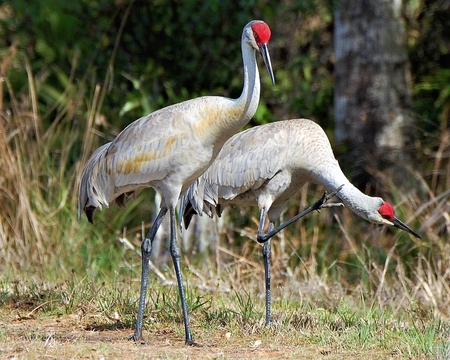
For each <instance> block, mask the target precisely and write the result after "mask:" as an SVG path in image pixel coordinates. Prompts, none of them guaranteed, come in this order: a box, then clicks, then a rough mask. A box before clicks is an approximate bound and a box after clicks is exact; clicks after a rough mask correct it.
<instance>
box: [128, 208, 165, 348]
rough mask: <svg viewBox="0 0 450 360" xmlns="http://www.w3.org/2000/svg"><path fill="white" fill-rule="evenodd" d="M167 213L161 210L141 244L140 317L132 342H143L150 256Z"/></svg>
mask: <svg viewBox="0 0 450 360" xmlns="http://www.w3.org/2000/svg"><path fill="white" fill-rule="evenodd" d="M166 213H167V208H161V210H160V211H159V214H158V216H157V217H156V219H155V222H154V223H153V225H152V227H151V228H150V230H149V231H148V233H147V235H146V236H145V239H144V241H142V244H141V253H142V275H141V294H140V297H139V308H138V317H137V320H136V330H135V331H134V334H133V335H131V336H130V338H129V339H130V340H134V341H140V340H142V324H143V321H144V310H145V298H146V296H147V284H148V270H149V265H148V262H149V260H150V254H151V252H152V243H153V239H154V238H155V235H156V232H157V231H158V229H159V226H160V225H161V222H162V219H163V218H164V215H166Z"/></svg>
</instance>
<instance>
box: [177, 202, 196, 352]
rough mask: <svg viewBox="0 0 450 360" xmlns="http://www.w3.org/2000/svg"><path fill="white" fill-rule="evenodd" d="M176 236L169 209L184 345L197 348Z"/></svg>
mask: <svg viewBox="0 0 450 360" xmlns="http://www.w3.org/2000/svg"><path fill="white" fill-rule="evenodd" d="M176 234H177V233H176V217H175V209H174V208H170V253H171V255H172V261H173V266H174V268H175V274H176V276H177V282H178V292H179V294H180V301H181V308H182V310H183V319H184V330H185V333H186V345H193V346H199V344H197V343H195V342H194V341H193V340H192V336H191V329H190V328H189V314H188V311H187V306H186V298H185V295H184V289H183V277H182V275H181V268H180V258H181V254H180V248H179V246H178V243H177V236H176Z"/></svg>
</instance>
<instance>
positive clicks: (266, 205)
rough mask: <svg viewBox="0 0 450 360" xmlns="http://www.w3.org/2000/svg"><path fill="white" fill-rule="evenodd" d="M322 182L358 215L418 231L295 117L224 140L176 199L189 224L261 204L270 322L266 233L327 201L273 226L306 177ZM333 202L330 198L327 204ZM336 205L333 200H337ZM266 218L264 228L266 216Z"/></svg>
mask: <svg viewBox="0 0 450 360" xmlns="http://www.w3.org/2000/svg"><path fill="white" fill-rule="evenodd" d="M306 182H311V183H314V184H318V185H323V186H325V187H326V188H327V189H328V190H331V191H332V193H331V194H330V195H334V194H336V196H337V197H339V198H340V199H341V200H342V202H343V203H344V204H345V205H346V206H348V207H349V208H350V209H351V210H352V211H353V212H354V213H355V214H356V215H359V216H361V217H362V218H364V219H366V220H368V221H370V222H371V223H374V224H384V225H393V226H396V227H398V228H400V229H402V230H405V231H407V232H408V233H410V234H412V235H414V236H415V237H418V238H421V236H420V235H419V234H418V233H416V232H415V231H413V230H412V229H410V228H409V227H408V226H407V225H406V224H404V223H403V222H401V221H400V220H399V219H398V218H397V217H396V216H395V213H394V209H393V207H392V205H391V204H389V203H388V202H387V201H384V200H383V199H382V198H379V197H371V196H368V195H365V194H364V193H362V192H361V191H360V190H358V189H357V188H356V187H355V186H353V185H352V184H351V183H350V181H349V180H348V179H347V177H346V176H345V175H344V173H343V172H342V170H341V168H340V167H339V164H338V161H337V160H336V159H335V157H334V154H333V150H332V148H331V145H330V142H329V140H328V137H327V135H326V134H325V132H324V131H323V129H322V128H321V127H320V126H319V125H318V124H316V123H315V122H313V121H311V120H307V119H295V120H284V121H278V122H273V123H269V124H265V125H261V126H256V127H253V128H250V129H248V130H246V131H243V132H241V133H238V134H236V135H235V136H233V137H232V138H231V139H230V140H228V141H227V142H226V143H225V145H224V146H223V148H222V150H221V151H220V153H219V155H217V157H216V159H215V160H214V162H213V163H212V165H211V166H210V167H209V169H208V170H206V171H205V172H204V173H203V175H202V176H200V177H199V178H198V179H197V180H196V181H195V182H194V183H193V184H192V185H191V187H190V188H189V190H188V192H187V193H186V194H185V195H184V196H183V197H182V199H181V201H180V216H182V217H183V222H184V226H185V227H186V228H187V227H188V226H189V222H190V220H191V218H192V216H193V215H194V214H195V213H196V214H200V215H201V214H202V213H203V212H204V213H205V214H207V215H208V216H210V217H212V216H213V215H214V214H217V215H218V216H220V215H221V213H222V210H223V208H224V207H226V206H227V205H250V206H251V205H257V206H258V208H259V209H260V217H259V226H258V235H257V240H258V242H263V243H264V246H263V248H262V254H263V259H264V269H265V286H266V325H269V324H270V257H271V248H270V238H271V237H272V236H273V235H275V234H276V233H277V232H279V231H280V230H282V229H283V228H285V227H286V226H288V225H289V224H291V223H292V222H294V221H296V220H298V219H299V218H301V217H302V216H304V215H306V214H307V213H309V212H311V211H313V210H318V209H320V208H322V207H326V204H324V202H325V201H327V200H328V198H329V197H330V195H329V196H326V195H324V197H322V199H320V200H319V201H317V202H316V203H315V204H314V205H313V206H311V207H310V208H308V209H306V210H304V211H303V212H301V213H300V214H298V215H296V216H295V217H294V218H292V219H290V220H288V221H286V222H284V223H283V224H281V225H280V226H279V227H277V228H276V229H273V227H274V223H275V221H277V220H278V219H279V218H280V216H281V213H282V211H283V209H284V208H285V207H286V203H287V202H288V200H289V199H290V198H291V197H292V196H293V195H294V194H295V193H296V192H297V191H298V190H300V188H301V187H302V186H303V185H304V184H305V183H306ZM329 205H332V204H329ZM336 205H337V204H336ZM266 217H268V218H269V228H268V232H267V233H264V231H263V228H264V222H265V220H266Z"/></svg>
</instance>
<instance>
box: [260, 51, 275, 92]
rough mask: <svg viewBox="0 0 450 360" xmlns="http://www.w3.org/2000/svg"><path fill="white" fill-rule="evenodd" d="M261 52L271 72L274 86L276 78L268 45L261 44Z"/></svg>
mask: <svg viewBox="0 0 450 360" xmlns="http://www.w3.org/2000/svg"><path fill="white" fill-rule="evenodd" d="M259 52H260V53H261V56H262V58H263V60H264V64H265V65H266V68H267V71H268V72H269V75H270V79H271V80H272V85H275V77H274V76H273V70H272V63H271V62H270V55H269V48H268V47H267V44H261V45H260V46H259Z"/></svg>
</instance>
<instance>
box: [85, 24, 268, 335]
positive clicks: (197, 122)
mask: <svg viewBox="0 0 450 360" xmlns="http://www.w3.org/2000/svg"><path fill="white" fill-rule="evenodd" d="M269 39H270V29H269V27H268V26H267V24H266V23H264V22H263V21H259V20H255V21H251V22H249V23H248V24H247V25H246V26H245V27H244V29H243V32H242V38H241V49H242V58H243V65H244V86H243V90H242V94H241V96H240V97H239V98H238V99H229V98H225V97H219V96H204V97H200V98H197V99H192V100H187V101H184V102H182V103H179V104H175V105H171V106H168V107H166V108H163V109H161V110H158V111H155V112H153V113H151V114H149V115H146V116H144V117H142V118H140V119H138V120H136V121H135V122H133V123H132V124H130V125H128V126H127V127H126V128H125V129H124V130H123V131H122V132H121V133H120V134H119V135H118V136H117V137H116V138H115V139H114V140H113V141H111V142H110V143H108V144H105V145H103V146H102V147H100V148H99V149H97V150H96V151H95V152H94V153H93V155H92V156H91V158H90V159H89V160H88V162H87V163H86V166H85V168H84V170H83V172H82V174H81V179H80V185H79V197H78V215H79V216H81V212H82V211H85V212H86V215H87V217H88V219H89V221H91V222H92V221H93V213H94V211H95V209H100V210H101V209H102V207H108V206H109V204H110V203H111V202H112V201H114V200H116V201H117V202H118V203H119V204H123V203H124V197H125V196H126V195H128V194H131V193H133V192H135V191H137V190H139V189H142V188H146V187H153V188H154V189H155V190H156V191H158V192H159V193H160V194H161V197H162V200H161V210H160V212H159V214H158V216H157V218H156V220H155V222H154V223H153V225H152V227H151V229H150V231H149V233H148V234H147V236H146V238H145V239H144V241H143V242H142V246H141V250H142V280H141V296H140V301H139V312H138V319H137V322H136V331H135V333H134V335H133V336H132V338H133V339H134V340H140V339H141V338H142V322H143V311H144V306H145V295H146V285H147V279H148V259H149V256H150V253H151V247H152V242H153V238H154V236H155V234H156V231H157V229H158V227H159V225H160V223H161V221H162V218H163V217H164V215H165V214H166V212H167V211H169V214H170V223H171V234H170V249H171V254H172V259H173V262H174V266H175V272H176V275H177V281H178V289H179V293H180V298H181V304H182V310H183V317H184V325H185V332H186V343H187V344H192V343H193V341H192V338H191V334H190V329H189V321H188V313H187V308H186V302H185V298H184V290H183V285H182V278H181V271H180V263H179V258H180V252H179V248H178V244H177V242H176V231H175V222H176V219H175V206H176V205H177V203H178V200H179V197H180V194H181V193H183V192H185V191H186V190H187V189H188V187H189V186H190V185H191V183H192V182H193V181H194V180H195V179H196V178H197V177H198V176H200V175H201V174H202V173H203V172H204V171H205V170H206V169H207V168H208V167H209V165H210V164H211V162H212V161H213V160H214V158H215V157H216V155H217V154H218V152H219V150H220V149H221V147H222V145H223V144H224V143H225V141H226V140H227V139H229V138H230V137H231V136H232V135H233V134H234V133H236V131H238V130H239V129H240V128H241V127H242V126H244V125H245V124H246V123H247V122H248V121H249V120H250V119H251V118H252V116H253V115H254V113H255V111H256V109H257V107H258V103H259V95H260V80H259V72H258V67H257V63H256V56H255V52H256V51H259V52H260V53H261V55H262V57H263V60H264V63H265V65H266V67H267V70H268V71H269V74H270V77H271V79H272V82H274V77H273V71H272V66H271V63H270V57H269V53H268V49H267V43H268V41H269Z"/></svg>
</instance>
